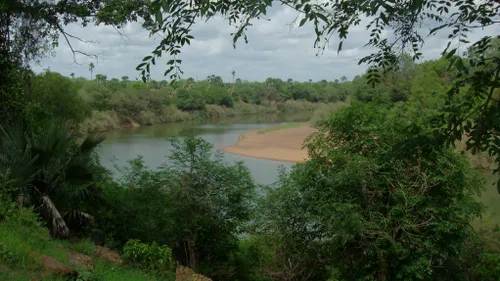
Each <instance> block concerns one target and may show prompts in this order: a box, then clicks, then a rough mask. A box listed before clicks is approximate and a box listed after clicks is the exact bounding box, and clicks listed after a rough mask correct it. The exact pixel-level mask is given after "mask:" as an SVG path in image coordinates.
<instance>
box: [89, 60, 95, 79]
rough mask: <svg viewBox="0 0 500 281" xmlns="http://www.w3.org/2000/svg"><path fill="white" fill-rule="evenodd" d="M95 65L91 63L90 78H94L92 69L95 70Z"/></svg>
mask: <svg viewBox="0 0 500 281" xmlns="http://www.w3.org/2000/svg"><path fill="white" fill-rule="evenodd" d="M94 68H95V65H94V63H93V62H91V63H90V64H89V71H90V80H92V71H94Z"/></svg>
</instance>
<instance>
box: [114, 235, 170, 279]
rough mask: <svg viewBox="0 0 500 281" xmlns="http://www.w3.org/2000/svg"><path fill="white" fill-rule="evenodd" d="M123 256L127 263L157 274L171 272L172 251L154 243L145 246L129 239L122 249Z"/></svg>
mask: <svg viewBox="0 0 500 281" xmlns="http://www.w3.org/2000/svg"><path fill="white" fill-rule="evenodd" d="M123 255H124V258H125V259H126V260H127V261H128V262H130V263H133V264H138V265H139V266H141V267H144V268H149V269H152V270H156V271H157V272H165V271H169V270H172V264H173V263H172V262H173V260H172V250H171V249H170V248H169V247H167V246H164V245H162V246H160V245H158V244H157V243H156V242H153V243H152V244H145V243H141V241H139V240H137V239H131V240H129V241H128V242H127V243H126V244H125V246H124V247H123Z"/></svg>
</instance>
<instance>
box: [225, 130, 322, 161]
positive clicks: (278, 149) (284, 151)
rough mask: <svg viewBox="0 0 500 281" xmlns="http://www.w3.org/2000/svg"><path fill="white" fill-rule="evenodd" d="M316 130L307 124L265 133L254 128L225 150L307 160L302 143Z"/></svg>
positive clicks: (244, 154) (271, 158)
mask: <svg viewBox="0 0 500 281" xmlns="http://www.w3.org/2000/svg"><path fill="white" fill-rule="evenodd" d="M316 131H317V129H315V128H311V127H309V126H307V125H306V126H302V127H298V128H289V129H282V130H277V131H270V132H266V133H263V134H262V133H261V134H259V130H254V131H250V132H247V133H244V134H243V135H241V136H240V137H239V140H238V143H236V144H234V145H230V146H226V147H225V148H224V151H225V152H227V153H231V154H236V155H241V156H247V157H253V158H261V159H268V160H277V161H287V162H302V161H305V160H307V151H306V150H305V149H302V144H303V143H304V140H305V139H306V138H307V137H308V136H310V135H311V134H312V133H314V132H316Z"/></svg>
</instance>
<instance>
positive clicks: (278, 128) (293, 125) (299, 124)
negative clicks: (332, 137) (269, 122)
mask: <svg viewBox="0 0 500 281" xmlns="http://www.w3.org/2000/svg"><path fill="white" fill-rule="evenodd" d="M305 124H307V122H295V123H287V124H283V125H278V126H274V127H268V128H264V129H262V130H258V131H257V134H265V133H269V132H273V131H281V130H286V129H292V128H298V127H302V126H304V125H305Z"/></svg>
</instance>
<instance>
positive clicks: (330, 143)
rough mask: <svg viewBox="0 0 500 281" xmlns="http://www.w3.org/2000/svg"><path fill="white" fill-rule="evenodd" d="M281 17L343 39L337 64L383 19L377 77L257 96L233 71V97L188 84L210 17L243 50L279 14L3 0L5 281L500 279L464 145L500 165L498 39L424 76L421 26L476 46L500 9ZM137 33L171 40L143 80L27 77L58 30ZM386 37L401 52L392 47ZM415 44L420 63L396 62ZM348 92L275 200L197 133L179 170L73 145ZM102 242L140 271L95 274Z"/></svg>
mask: <svg viewBox="0 0 500 281" xmlns="http://www.w3.org/2000/svg"><path fill="white" fill-rule="evenodd" d="M280 2H281V3H283V4H286V5H288V6H291V7H292V8H293V9H295V10H298V11H300V12H301V13H302V15H303V16H305V17H303V18H301V20H300V21H299V24H300V25H304V24H305V23H306V22H308V21H310V22H312V23H313V24H314V25H315V27H316V29H315V32H316V35H317V38H318V41H317V42H316V43H317V44H321V43H322V42H324V41H322V40H324V39H323V38H330V35H332V34H334V33H338V34H339V36H340V39H341V40H340V41H339V42H340V45H339V50H340V49H341V47H342V42H343V40H344V39H345V38H346V37H347V35H348V31H349V28H350V27H351V26H353V25H357V24H359V23H360V20H361V18H362V17H364V16H368V17H370V18H373V20H374V21H373V22H372V23H371V24H370V25H369V27H370V29H372V34H371V37H370V39H369V40H370V41H369V42H368V45H371V46H373V47H376V48H378V49H379V50H380V52H378V53H375V54H371V55H369V56H368V57H365V58H363V59H362V61H361V62H366V63H369V64H370V66H371V68H369V69H368V70H367V72H366V73H365V75H362V76H359V77H356V78H355V79H353V81H347V79H346V78H341V79H340V81H334V82H328V81H321V82H315V83H312V80H309V81H308V83H307V82H306V83H299V82H294V81H293V80H291V79H289V80H288V81H287V82H284V81H281V80H279V79H274V78H269V79H267V80H266V81H265V82H264V83H255V82H245V81H239V80H238V79H235V78H236V72H233V73H232V76H233V80H234V81H233V83H231V84H226V83H224V81H223V80H222V79H221V78H220V77H218V76H215V75H211V76H209V77H207V79H206V80H203V81H197V82H195V81H194V79H189V78H188V79H186V80H180V79H178V76H179V75H178V74H179V73H180V72H178V73H175V71H180V70H179V68H178V65H179V63H180V59H178V57H177V55H179V54H180V48H181V47H182V45H185V44H189V43H190V40H192V39H193V37H192V36H191V35H190V34H189V33H190V31H191V30H190V26H191V25H192V24H193V22H195V21H196V20H197V19H198V17H199V16H201V17H204V18H205V19H207V18H208V19H210V18H211V17H213V16H215V15H217V14H222V15H224V16H227V17H228V18H229V20H230V22H232V23H236V22H239V23H241V25H240V26H239V27H238V30H237V32H236V33H235V34H234V38H235V39H238V38H239V37H241V36H245V34H244V31H245V30H246V28H248V27H249V26H250V21H251V20H252V19H254V18H256V17H260V16H261V15H262V14H265V12H266V9H267V8H268V7H269V6H270V5H271V4H272V2H270V1H248V0H246V1H208V2H203V1H202V2H197V3H196V5H192V4H191V2H187V1H180V0H174V1H163V0H160V1H152V2H150V1H130V2H127V5H123V4H124V2H122V1H92V3H90V2H87V1H41V2H40V1H2V2H1V3H0V7H1V10H0V23H1V25H0V31H1V32H0V60H1V63H0V65H1V66H0V102H1V104H0V105H1V107H0V122H1V124H0V125H1V127H0V128H1V132H0V133H1V134H0V135H1V137H0V279H6V280H32V279H35V278H37V279H45V280H54V279H56V280H57V278H58V277H55V276H50V275H44V274H43V269H42V267H43V264H42V263H43V259H42V258H41V257H49V258H51V259H53V260H55V261H58V262H59V263H61V264H62V266H68V267H71V271H72V272H71V274H73V267H76V268H74V269H76V275H78V278H79V279H80V280H171V279H173V273H174V270H175V269H176V267H177V265H182V266H188V267H190V268H192V269H194V270H195V271H197V272H201V273H203V274H205V275H206V276H208V277H210V278H212V279H214V280H253V281H258V280H266V281H267V280H290V281H292V280H294V281H296V280H302V281H306V280H315V281H316V280H317V281H325V280H339V281H340V280H379V281H384V280H464V281H465V280H467V281H468V280H474V281H475V280H497V279H498V276H499V275H500V268H499V267H498V264H499V261H500V246H499V242H498V241H500V228H499V226H498V225H495V224H494V223H492V224H487V223H485V221H483V220H480V218H481V215H482V214H483V211H484V208H483V206H482V205H481V204H480V203H478V201H477V198H478V197H479V196H480V195H481V191H482V190H483V188H484V184H485V181H484V179H483V178H482V177H481V175H480V174H478V173H477V172H476V171H474V170H472V168H471V166H470V163H469V162H468V161H467V158H466V156H464V155H460V154H459V153H457V152H456V149H455V148H454V147H453V145H455V143H459V144H463V143H465V145H466V150H467V153H469V152H470V153H473V154H476V155H478V154H479V153H480V152H482V153H487V154H488V156H489V157H492V158H493V159H494V161H496V164H498V161H499V157H498V156H499V146H500V144H499V136H498V135H497V132H498V130H499V129H500V128H499V120H500V118H498V117H499V116H498V114H499V110H498V108H499V106H500V104H499V103H498V101H499V96H498V94H499V91H498V88H499V84H498V76H499V66H500V63H499V62H500V58H499V54H500V52H499V46H500V44H498V42H499V39H498V38H496V39H494V38H489V37H486V38H482V39H481V40H479V41H477V42H475V43H474V44H472V47H471V48H469V49H468V52H467V53H466V54H462V55H461V56H459V54H457V51H456V49H453V48H451V49H450V48H447V49H446V50H445V52H444V57H443V58H442V59H440V60H436V61H428V62H423V63H421V64H418V65H417V64H415V63H414V62H413V61H414V60H415V59H417V58H419V57H420V55H421V54H420V45H419V42H422V41H421V38H422V37H421V36H420V34H419V33H418V31H419V30H417V27H418V26H420V25H419V23H421V22H422V21H425V20H427V21H428V20H429V19H431V20H433V21H432V23H431V24H434V23H436V24H438V25H437V26H436V28H434V29H433V30H432V31H431V34H435V32H437V31H439V30H442V29H444V28H449V27H452V30H451V32H452V33H451V36H450V39H451V40H453V39H455V38H456V39H458V40H461V43H466V41H464V40H466V39H465V38H466V35H467V33H468V32H470V31H471V30H473V29H474V28H476V25H477V27H478V28H482V27H485V26H490V25H495V24H497V23H498V20H497V19H496V17H497V10H498V8H499V6H498V5H499V4H498V3H497V2H495V1H483V2H481V1H479V2H477V1H451V0H450V1H437V2H436V1H379V2H377V1H375V2H374V1H323V2H321V3H315V4H312V2H310V1H280ZM452 5H453V6H454V10H453V11H452V8H451V6H452ZM448 7H450V8H448ZM166 11H168V17H164V12H165V13H166ZM152 15H154V16H152ZM138 18H142V19H145V21H144V27H145V28H148V29H149V30H150V31H151V32H152V33H156V32H160V31H162V32H165V37H164V38H163V40H161V41H160V43H159V44H160V46H159V47H158V48H157V49H156V50H155V51H154V52H153V54H152V55H151V56H148V57H146V58H144V61H143V62H142V63H141V64H140V65H139V66H138V69H139V70H140V71H141V72H142V78H143V80H144V82H145V83H139V82H131V81H129V80H128V77H123V78H122V80H121V81H120V80H118V79H111V80H109V81H108V78H107V76H106V75H104V74H97V73H96V74H95V75H94V71H95V70H96V69H95V65H94V64H93V63H91V64H90V65H89V72H90V73H89V74H90V78H91V81H88V80H86V79H82V78H74V77H73V75H71V76H72V78H71V79H70V78H66V77H63V76H62V75H60V74H57V73H53V72H49V71H47V72H45V73H42V74H38V75H35V74H33V73H32V72H31V71H30V69H29V63H30V62H33V61H34V60H37V59H40V58H42V57H43V55H45V54H47V53H48V52H49V51H50V50H51V48H52V47H54V46H55V45H56V44H55V43H56V42H57V37H58V36H59V35H61V36H63V38H65V39H67V40H68V44H70V41H69V38H73V37H72V36H71V34H68V33H67V32H66V31H65V30H64V26H65V25H67V24H69V23H80V24H83V25H87V24H89V23H91V22H94V23H97V24H105V25H113V26H120V25H123V24H125V23H127V22H130V21H135V20H137V19H138ZM388 27H391V28H392V29H393V32H392V34H395V35H396V36H395V37H394V38H395V39H394V40H395V41H392V42H391V40H392V39H391V40H389V39H387V38H381V37H380V36H381V33H382V32H381V31H382V30H383V29H385V28H388ZM73 39H74V38H73ZM327 40H328V39H327ZM406 44H411V45H410V46H409V47H410V49H409V53H410V55H409V56H407V55H402V54H400V53H399V51H397V50H403V51H405V50H406V51H408V49H407V48H405V47H406V46H407V45H406ZM317 46H321V45H317ZM449 46H451V45H449ZM70 48H71V47H70ZM71 50H72V51H74V50H73V49H72V48H71ZM163 52H166V53H168V54H169V55H170V56H171V57H173V58H171V59H170V60H169V61H168V63H167V64H168V65H170V66H171V67H170V68H169V69H167V72H166V75H167V74H169V73H173V74H172V75H173V76H171V78H172V80H174V81H173V83H167V82H166V81H163V82H156V81H153V80H151V79H150V76H149V70H150V65H151V64H155V60H156V59H157V58H158V57H159V56H161V55H162V53H163ZM94 77H95V80H94ZM347 96H351V97H352V98H353V101H352V102H351V103H350V106H340V105H339V104H336V105H328V108H327V106H326V105H323V106H321V107H322V108H318V113H317V114H316V117H315V118H316V120H313V121H312V122H313V124H314V125H315V126H317V127H318V129H319V132H318V133H316V134H314V135H313V136H311V137H310V138H309V139H308V140H307V142H306V143H305V146H306V148H307V149H308V153H309V156H310V159H309V160H308V161H306V162H304V163H301V164H297V165H295V166H294V167H293V168H292V169H291V171H290V172H284V171H282V172H281V174H280V176H279V178H278V180H277V182H276V183H275V184H274V185H272V186H269V187H266V186H262V187H261V186H257V185H256V184H255V183H254V182H253V180H252V177H251V176H250V173H249V171H248V169H247V168H246V167H245V166H244V165H243V164H242V163H240V162H237V163H226V162H224V161H223V159H222V156H221V155H220V154H219V153H215V152H213V147H212V146H211V145H210V144H209V143H207V142H206V141H204V140H203V139H201V138H196V137H185V138H183V139H172V140H169V141H170V144H171V145H172V146H173V149H172V154H171V155H169V158H168V160H169V161H168V162H167V164H165V165H164V166H161V167H158V169H155V170H150V169H148V168H146V166H145V163H144V161H143V159H142V158H138V159H135V160H132V161H131V162H130V163H129V165H128V166H127V167H124V168H123V173H122V175H121V178H119V179H113V178H112V177H111V176H110V175H109V172H108V171H106V169H104V168H103V167H102V166H101V165H100V164H99V161H98V157H97V156H96V155H95V154H94V149H95V148H96V147H97V146H98V145H99V143H100V142H101V141H102V138H100V137H95V136H93V137H87V138H79V137H77V135H76V132H77V131H78V130H83V131H90V130H93V129H91V128H94V127H92V126H94V122H93V121H92V119H89V116H90V118H95V119H96V120H99V121H100V124H96V125H95V128H104V129H106V128H109V127H110V126H113V124H114V123H116V122H119V123H120V124H123V123H126V124H130V125H134V124H135V123H139V124H153V123H157V122H171V121H180V120H185V119H189V118H199V117H200V116H202V117H213V118H220V117H224V116H231V115H241V114H256V113H257V114H260V113H262V112H288V111H298V110H313V109H315V108H317V107H318V106H317V105H318V104H319V103H332V102H339V101H344V100H345V99H346V97H347ZM333 110H335V112H334V113H332V111H333ZM14 121H15V122H14ZM82 126H88V127H87V128H85V127H82ZM496 167H497V170H498V165H496ZM499 186H500V185H499ZM70 238H71V239H72V240H79V241H80V242H77V243H76V244H74V243H71V242H69V239H70ZM60 239H66V240H65V241H61V240H60ZM94 245H96V247H95V248H96V251H95V253H94V251H93V250H92V249H93V248H94ZM97 245H105V246H107V247H110V248H113V249H115V250H117V251H119V252H120V253H121V254H122V256H123V257H124V258H125V260H126V263H127V264H126V265H124V266H123V265H120V266H110V265H109V264H107V263H105V262H104V261H103V260H99V259H97ZM68 248H69V249H68ZM70 250H72V251H78V252H80V253H85V254H87V255H90V256H92V258H93V259H94V260H95V262H94V267H93V268H89V267H86V266H76V265H73V264H70V263H71V261H70V260H69V255H70V253H72V252H71V251H70ZM42 255H43V256H42ZM74 277H76V276H74Z"/></svg>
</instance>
